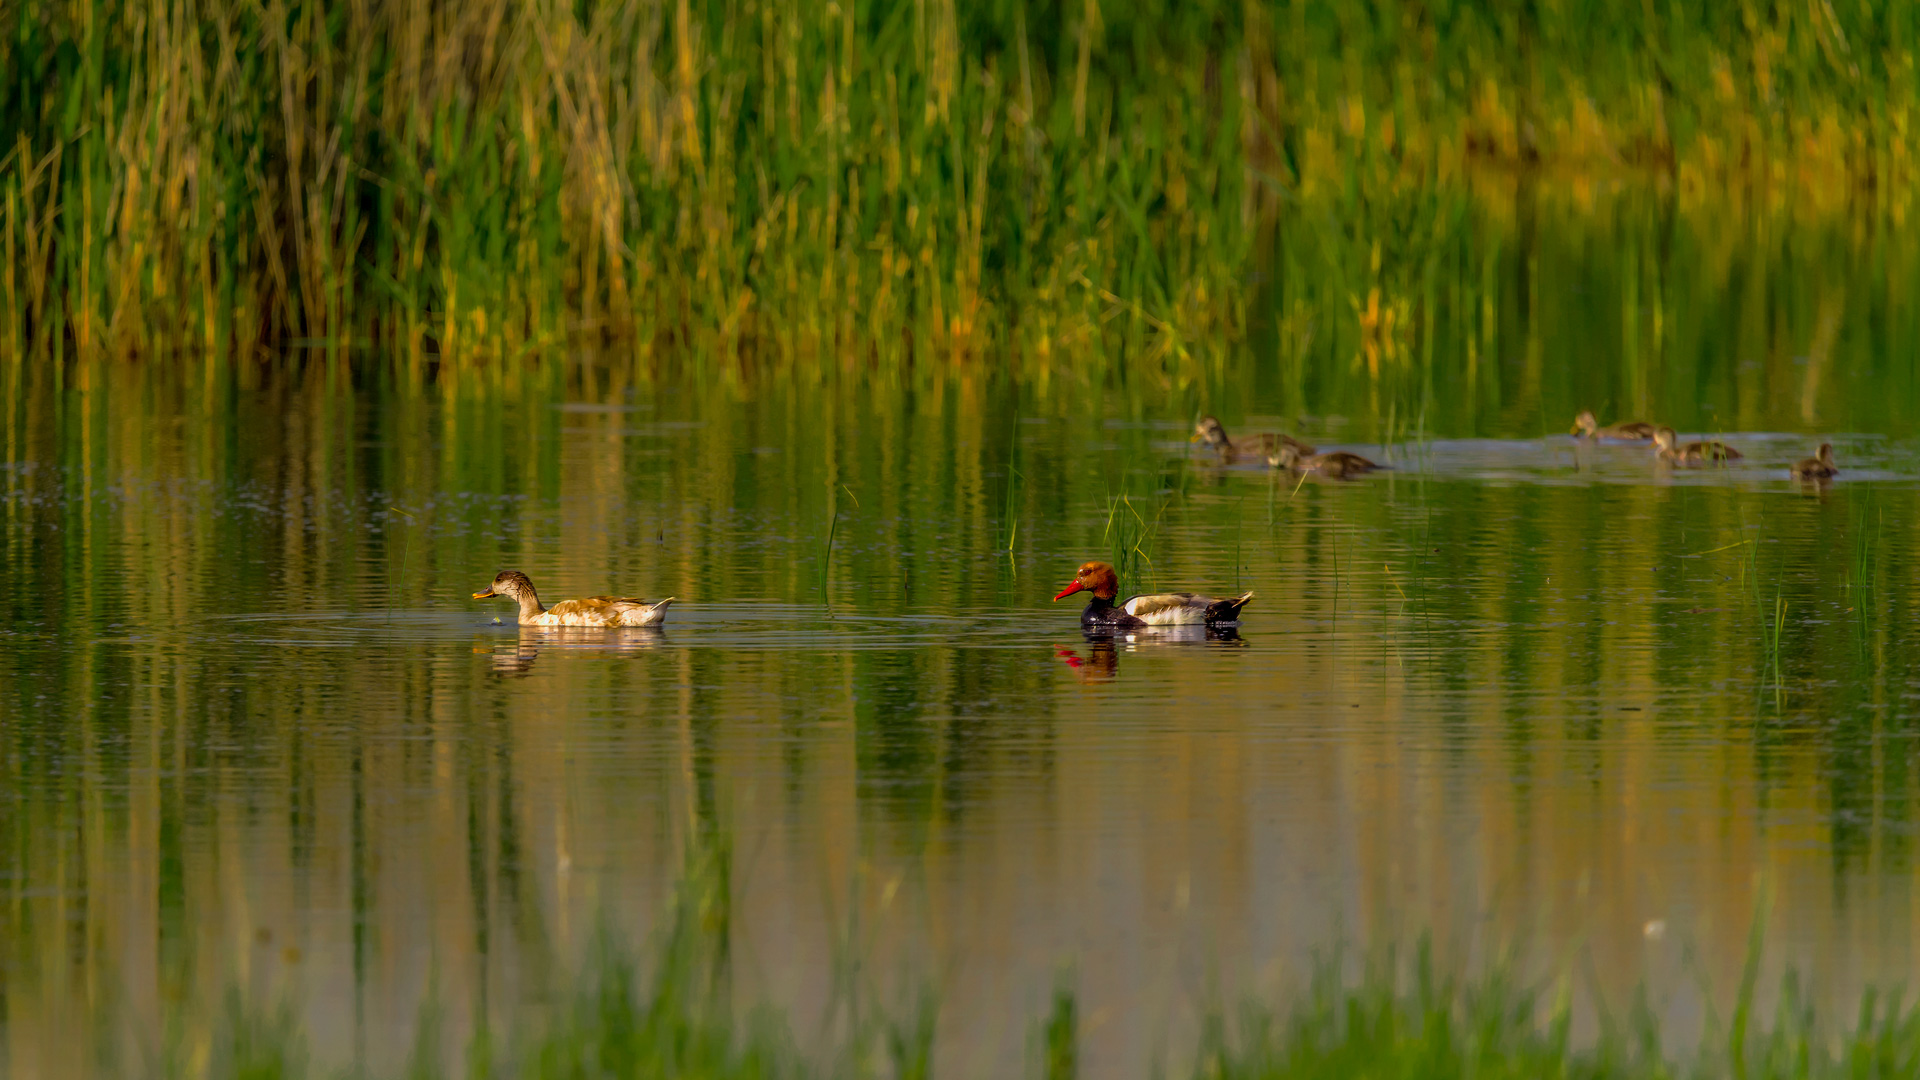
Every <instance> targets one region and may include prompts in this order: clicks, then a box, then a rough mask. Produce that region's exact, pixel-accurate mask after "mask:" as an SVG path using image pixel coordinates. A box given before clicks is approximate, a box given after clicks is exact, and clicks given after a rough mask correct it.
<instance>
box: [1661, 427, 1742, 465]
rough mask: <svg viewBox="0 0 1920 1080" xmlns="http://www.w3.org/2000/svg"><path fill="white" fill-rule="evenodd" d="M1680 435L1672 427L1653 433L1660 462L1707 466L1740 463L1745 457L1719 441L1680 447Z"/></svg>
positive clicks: (1693, 443)
mask: <svg viewBox="0 0 1920 1080" xmlns="http://www.w3.org/2000/svg"><path fill="white" fill-rule="evenodd" d="M1678 439H1679V436H1678V435H1675V434H1674V433H1673V429H1672V428H1670V427H1663V428H1661V429H1660V430H1658V431H1656V432H1654V433H1653V445H1654V447H1655V448H1656V449H1657V450H1658V451H1659V454H1660V460H1662V461H1670V462H1672V463H1673V464H1675V465H1707V464H1711V463H1713V462H1720V461H1738V460H1740V459H1741V458H1742V457H1744V456H1745V455H1744V454H1742V453H1740V451H1738V450H1735V449H1734V448H1733V447H1731V446H1728V445H1727V444H1726V443H1723V442H1719V441H1717V440H1716V441H1711V442H1690V443H1687V444H1686V445H1685V446H1682V445H1679V443H1678V442H1677V440H1678Z"/></svg>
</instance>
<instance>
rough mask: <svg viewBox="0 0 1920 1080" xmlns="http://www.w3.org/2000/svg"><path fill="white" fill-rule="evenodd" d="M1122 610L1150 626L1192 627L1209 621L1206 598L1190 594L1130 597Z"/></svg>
mask: <svg viewBox="0 0 1920 1080" xmlns="http://www.w3.org/2000/svg"><path fill="white" fill-rule="evenodd" d="M1122 610H1124V611H1126V613H1127V614H1129V615H1131V616H1133V617H1134V618H1136V619H1139V620H1140V621H1141V622H1144V623H1146V624H1147V625H1148V626H1191V625H1193V624H1195V623H1203V622H1206V621H1207V600H1206V598H1204V597H1199V596H1193V595H1191V594H1188V593H1159V594H1156V595H1153V596H1135V597H1130V598H1129V599H1128V600H1127V602H1126V603H1125V604H1124V605H1122Z"/></svg>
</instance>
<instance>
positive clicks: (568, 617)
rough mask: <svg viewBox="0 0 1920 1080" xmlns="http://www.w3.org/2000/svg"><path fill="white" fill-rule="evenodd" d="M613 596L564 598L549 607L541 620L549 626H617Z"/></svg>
mask: <svg viewBox="0 0 1920 1080" xmlns="http://www.w3.org/2000/svg"><path fill="white" fill-rule="evenodd" d="M613 602H614V599H613V597H610V596H589V597H587V598H586V599H585V600H562V601H560V602H559V603H557V604H555V605H553V606H552V607H550V608H548V609H547V610H546V612H545V613H544V614H542V615H541V616H540V621H541V622H542V623H545V624H546V625H548V626H616V625H618V623H616V622H615V621H614V618H613V607H612V604H613Z"/></svg>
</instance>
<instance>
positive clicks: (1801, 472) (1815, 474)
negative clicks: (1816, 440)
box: [1787, 442, 1840, 480]
mask: <svg viewBox="0 0 1920 1080" xmlns="http://www.w3.org/2000/svg"><path fill="white" fill-rule="evenodd" d="M1787 475H1789V476H1791V477H1793V478H1794V479H1795V480H1830V479H1832V478H1833V477H1835V476H1838V475H1840V470H1839V468H1837V467H1836V466H1835V465H1834V464H1833V444H1832V443H1824V442H1823V443H1821V444H1820V452H1819V453H1818V454H1815V455H1814V456H1813V457H1810V458H1801V459H1800V460H1799V461H1797V462H1795V463H1794V465H1793V468H1791V469H1788V470H1787Z"/></svg>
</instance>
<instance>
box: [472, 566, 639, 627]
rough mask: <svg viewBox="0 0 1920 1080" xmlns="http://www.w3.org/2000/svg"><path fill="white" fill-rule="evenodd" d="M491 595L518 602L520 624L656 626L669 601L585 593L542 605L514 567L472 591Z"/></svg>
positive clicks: (479, 596) (480, 595) (479, 595)
mask: <svg viewBox="0 0 1920 1080" xmlns="http://www.w3.org/2000/svg"><path fill="white" fill-rule="evenodd" d="M494 596H502V597H506V598H507V599H509V600H513V601H515V602H517V603H518V604H519V605H520V625H521V626H658V625H660V623H661V622H662V621H664V620H665V619H666V617H667V605H669V604H671V603H673V597H671V596H669V597H667V598H666V599H665V600H661V601H659V602H658V603H653V604H649V603H647V602H646V601H645V600H642V599H640V598H638V597H633V596H589V597H587V598H586V599H585V600H562V601H560V602H559V603H557V604H555V605H553V606H552V607H544V606H542V605H541V603H540V596H539V594H538V593H536V592H535V591H534V588H533V582H532V580H530V579H529V578H528V577H527V575H525V574H523V573H521V572H520V571H518V570H502V571H500V573H499V574H497V575H495V577H494V579H493V584H492V585H490V586H488V587H487V588H486V590H485V591H483V592H477V593H474V594H473V598H474V599H475V600H484V599H487V598H488V597H494Z"/></svg>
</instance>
